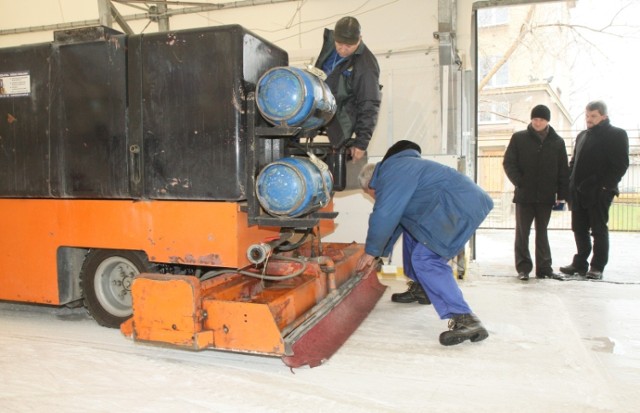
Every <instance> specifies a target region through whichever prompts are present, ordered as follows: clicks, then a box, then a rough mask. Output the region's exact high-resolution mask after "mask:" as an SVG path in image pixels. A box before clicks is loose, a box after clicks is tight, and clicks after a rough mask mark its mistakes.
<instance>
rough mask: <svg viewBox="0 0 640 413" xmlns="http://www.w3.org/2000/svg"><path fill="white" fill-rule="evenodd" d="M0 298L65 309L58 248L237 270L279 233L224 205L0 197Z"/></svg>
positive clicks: (69, 278) (66, 272)
mask: <svg viewBox="0 0 640 413" xmlns="http://www.w3.org/2000/svg"><path fill="white" fill-rule="evenodd" d="M0 228H2V231H3V233H4V234H5V236H3V237H1V238H0V299H3V300H14V301H24V302H33V303H44V304H65V302H63V301H64V300H63V299H61V297H60V286H61V285H65V284H66V283H68V282H75V281H74V280H73V278H74V277H75V275H74V274H73V272H74V269H73V268H69V267H70V266H69V265H65V263H64V262H60V261H59V259H58V257H59V256H60V254H59V250H60V249H61V248H65V247H69V248H79V249H121V250H134V251H143V252H144V253H146V255H147V257H148V258H149V261H152V262H156V263H167V264H172V263H173V264H185V265H198V266H211V267H233V268H238V267H242V266H244V265H246V264H247V263H248V261H247V257H246V251H247V248H248V247H249V246H250V245H251V244H253V243H256V242H262V241H263V240H264V239H268V238H270V237H274V236H277V235H278V234H279V228H262V227H258V226H253V227H248V226H247V218H246V214H245V213H244V212H241V211H240V205H239V204H238V203H232V202H198V201H157V200H154V201H131V200H77V199H0Z"/></svg>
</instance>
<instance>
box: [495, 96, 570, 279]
mask: <svg viewBox="0 0 640 413" xmlns="http://www.w3.org/2000/svg"><path fill="white" fill-rule="evenodd" d="M550 120H551V111H550V110H549V108H548V107H546V106H544V105H538V106H536V107H534V108H533V110H531V123H530V124H529V125H528V126H527V129H526V130H523V131H519V132H516V133H514V134H513V135H512V136H511V140H510V141H509V146H508V147H507V150H506V152H505V154H504V161H503V163H502V165H503V167H504V171H505V173H506V174H507V177H508V178H509V180H510V181H511V183H513V185H514V186H515V193H514V196H513V202H514V203H515V204H516V239H515V248H514V249H515V264H516V271H517V272H518V278H519V279H520V280H523V281H526V280H528V279H529V273H530V272H531V270H532V269H533V262H532V260H531V254H530V253H529V233H530V232H531V224H532V223H533V221H535V225H536V277H537V278H546V277H553V278H555V277H556V276H555V275H554V273H553V269H552V267H551V248H550V247H549V237H548V235H547V226H548V225H549V219H550V218H551V211H552V208H553V206H554V205H557V204H559V203H560V202H563V200H565V199H566V198H567V196H568V192H569V164H568V157H567V148H566V146H565V143H564V140H563V139H562V138H561V137H560V136H558V134H557V133H556V131H555V130H554V129H553V128H552V127H551V126H550V125H549V121H550Z"/></svg>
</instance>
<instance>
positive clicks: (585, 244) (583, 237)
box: [571, 190, 613, 271]
mask: <svg viewBox="0 0 640 413" xmlns="http://www.w3.org/2000/svg"><path fill="white" fill-rule="evenodd" d="M611 201H613V192H611V191H607V190H599V191H598V193H597V195H596V196H595V201H593V202H591V203H590V205H589V206H583V205H581V204H580V203H579V202H576V203H574V204H573V205H572V207H571V230H572V231H573V237H574V238H575V240H576V249H577V250H578V252H577V253H576V255H574V256H573V263H572V264H573V266H574V267H575V268H577V269H578V270H585V271H586V270H587V269H588V266H589V263H588V261H587V260H588V258H589V255H590V254H591V250H592V248H591V237H593V256H592V257H591V267H592V268H593V269H595V270H598V271H603V270H604V267H605V266H606V265H607V262H608V261H609V227H608V226H607V223H608V222H609V207H610V206H611ZM589 230H591V236H590V235H589Z"/></svg>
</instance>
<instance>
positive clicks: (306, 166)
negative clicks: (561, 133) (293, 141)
mask: <svg viewBox="0 0 640 413" xmlns="http://www.w3.org/2000/svg"><path fill="white" fill-rule="evenodd" d="M332 190H333V179H332V178H331V173H330V172H329V170H328V168H327V165H326V164H325V163H324V162H322V161H320V160H317V159H314V160H311V159H309V158H304V157H291V158H282V159H279V160H277V161H276V162H272V163H270V164H269V165H267V166H265V167H264V168H263V169H262V171H260V173H259V174H258V179H257V181H256V194H257V195H258V201H259V202H260V205H262V208H264V210H265V211H267V213H269V214H271V215H275V216H283V217H292V218H294V217H298V216H301V215H305V214H309V213H311V212H313V211H316V210H318V209H320V208H322V207H324V206H326V205H327V204H328V203H329V201H330V200H331V192H332Z"/></svg>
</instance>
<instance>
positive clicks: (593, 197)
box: [560, 101, 629, 280]
mask: <svg viewBox="0 0 640 413" xmlns="http://www.w3.org/2000/svg"><path fill="white" fill-rule="evenodd" d="M585 116H586V123H587V130H584V131H582V132H580V133H579V134H578V137H577V138H576V144H575V149H574V151H573V155H572V156H571V162H570V164H569V166H570V168H571V177H570V179H569V190H570V198H569V202H570V206H571V229H572V230H573V236H574V238H575V241H576V248H577V250H578V251H577V253H576V254H575V255H574V256H573V262H572V263H571V264H570V265H567V266H566V267H560V271H561V272H562V273H564V274H567V275H575V274H579V275H581V276H586V277H587V278H588V279H593V280H600V279H602V272H603V271H604V267H605V266H606V265H607V262H608V261H609V228H608V226H607V224H608V222H609V207H610V206H611V202H612V201H613V197H614V196H617V195H619V193H620V192H619V191H618V183H619V182H620V180H621V179H622V177H623V176H624V174H625V173H626V172H627V168H628V167H629V137H628V136H627V132H626V131H625V130H623V129H620V128H616V127H614V126H612V125H611V123H610V122H609V116H608V114H607V105H605V103H604V102H602V101H594V102H590V103H588V104H587V108H586V112H585ZM589 230H591V236H593V256H592V257H591V263H590V264H589V263H588V262H587V259H588V258H589V255H590V254H591V238H590V235H589ZM588 265H590V268H589V271H587V266H588Z"/></svg>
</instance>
